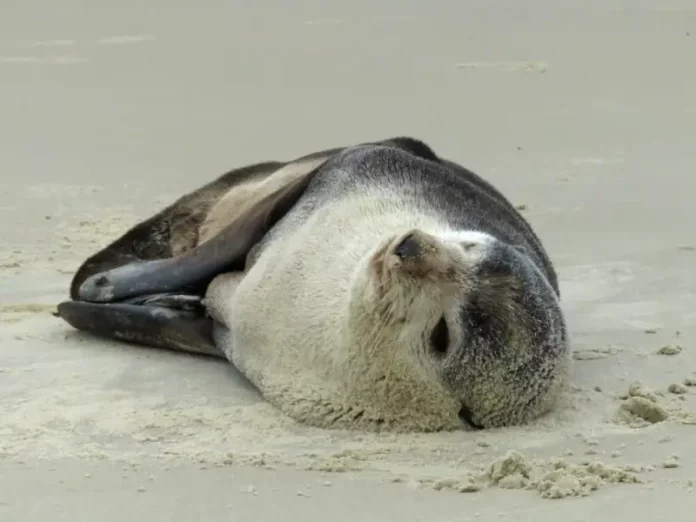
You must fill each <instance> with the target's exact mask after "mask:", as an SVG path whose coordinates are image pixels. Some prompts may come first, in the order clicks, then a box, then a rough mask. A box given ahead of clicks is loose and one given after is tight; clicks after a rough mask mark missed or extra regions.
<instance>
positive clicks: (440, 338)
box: [430, 316, 450, 357]
mask: <svg viewBox="0 0 696 522" xmlns="http://www.w3.org/2000/svg"><path fill="white" fill-rule="evenodd" d="M449 340H450V336H449V328H448V327H447V321H446V320H445V318H444V316H443V317H442V318H441V319H440V321H439V322H438V323H437V324H436V325H435V328H433V331H432V333H431V334H430V348H431V349H432V350H433V352H434V353H435V355H437V356H439V357H442V356H444V355H445V354H446V353H447V349H448V348H449Z"/></svg>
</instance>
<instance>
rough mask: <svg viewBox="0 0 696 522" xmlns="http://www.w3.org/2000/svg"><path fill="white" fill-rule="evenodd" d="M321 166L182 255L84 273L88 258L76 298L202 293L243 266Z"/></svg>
mask: <svg viewBox="0 0 696 522" xmlns="http://www.w3.org/2000/svg"><path fill="white" fill-rule="evenodd" d="M318 168H319V167H316V168H315V169H312V170H311V171H309V172H307V173H305V174H303V175H301V176H299V177H297V178H295V179H294V180H293V181H291V182H289V183H287V184H285V185H283V186H282V187H280V188H279V189H277V190H275V191H274V192H272V193H270V194H269V195H267V196H266V197H264V198H263V199H261V200H260V201H258V202H257V203H255V204H253V205H251V206H250V207H249V208H248V209H246V210H245V211H244V212H243V213H242V214H240V215H239V216H236V217H235V218H234V219H233V220H232V221H231V222H230V223H229V224H228V225H227V226H226V227H225V228H223V229H222V230H221V231H220V232H219V233H218V234H217V235H216V236H214V237H213V238H211V239H209V240H208V241H206V242H204V243H202V244H200V245H198V246H196V247H195V248H192V249H191V250H189V251H187V252H185V253H183V254H181V255H179V256H175V257H168V258H163V259H154V260H145V261H143V260H134V261H132V262H128V260H127V259H125V260H126V264H123V263H120V266H116V267H115V268H112V269H110V270H106V271H100V272H98V273H95V272H94V271H93V272H92V274H91V275H89V276H87V277H84V273H85V271H86V269H83V267H84V266H85V265H87V264H89V262H90V260H88V261H87V262H85V265H83V267H81V269H80V270H78V273H77V274H76V275H75V278H74V279H73V284H72V286H73V289H74V290H73V292H74V296H73V299H74V300H81V301H89V302H96V303H106V302H113V301H122V300H124V299H129V298H132V297H137V296H142V295H147V294H156V293H168V292H190V293H201V291H202V290H203V291H204V289H205V287H206V286H207V284H208V283H209V282H210V281H211V280H212V279H213V278H214V277H215V276H216V275H218V274H220V273H223V272H231V271H236V270H243V269H244V263H245V259H246V256H247V254H248V253H249V251H250V250H251V248H252V247H253V246H254V245H255V244H256V243H258V242H259V241H260V240H261V239H262V238H263V236H264V235H265V234H266V233H267V232H268V231H269V230H270V229H271V227H273V225H275V224H276V223H277V222H278V221H279V220H280V219H281V218H283V217H284V216H285V214H286V213H287V212H288V210H289V209H290V208H292V206H293V205H294V204H295V203H296V202H297V200H298V199H299V198H300V197H301V196H302V194H303V193H304V191H305V190H306V188H307V186H308V185H309V183H310V182H311V180H312V179H313V177H314V175H315V173H316V172H317V170H318ZM122 240H123V238H122ZM106 252H112V253H111V254H107V253H106ZM108 255H112V256H113V257H114V260H113V261H114V262H115V263H117V262H118V261H119V259H121V260H124V258H126V257H128V255H129V254H128V253H123V252H117V249H114V248H113V247H112V248H111V249H109V247H107V249H105V251H103V252H102V256H108ZM117 258H119V259H117ZM81 273H82V274H81ZM78 276H80V277H78ZM80 279H82V281H81V280H80Z"/></svg>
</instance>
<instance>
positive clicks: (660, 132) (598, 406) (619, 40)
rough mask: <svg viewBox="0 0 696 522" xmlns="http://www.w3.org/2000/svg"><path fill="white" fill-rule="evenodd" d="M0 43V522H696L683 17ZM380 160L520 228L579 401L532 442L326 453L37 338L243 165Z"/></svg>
mask: <svg viewBox="0 0 696 522" xmlns="http://www.w3.org/2000/svg"><path fill="white" fill-rule="evenodd" d="M3 11H6V12H4V13H3V15H2V16H0V122H1V123H0V140H1V143H2V144H3V146H2V154H0V179H1V181H2V183H0V520H2V521H7V522H12V521H18V522H19V521H22V522H37V521H44V520H45V521H49V520H50V521H52V522H54V521H57V520H70V521H78V520H85V521H93V520H98V519H100V520H103V521H104V522H109V521H112V520H113V521H116V520H119V521H120V520H124V519H128V520H134V521H135V520H147V521H153V522H154V521H163V522H165V521H166V522H177V521H191V520H211V521H212V520H214V521H217V520H235V521H239V522H244V521H249V522H262V521H275V520H298V521H299V520H306V521H323V520H331V521H356V520H374V521H391V520H399V521H403V520H423V521H428V522H435V521H467V520H511V521H521V522H522V521H527V520H530V521H531V520H535V521H536V520H539V519H544V518H545V517H547V518H548V517H554V518H558V519H562V520H565V521H568V522H571V521H586V520H619V521H629V520H630V521H632V522H636V521H643V520H645V521H661V520H669V521H670V522H677V521H684V522H686V521H687V520H691V519H692V518H693V511H694V509H693V506H694V498H696V497H695V493H694V489H695V488H696V452H694V449H693V448H694V440H696V438H695V437H696V277H694V267H695V266H696V234H694V226H693V223H694V219H696V210H695V207H694V204H693V198H694V194H696V176H694V171H695V170H696V153H695V152H694V145H693V144H694V136H696V134H695V133H694V121H696V103H694V92H696V69H695V68H694V64H696V6H694V4H693V2H689V1H687V0H641V1H632V0H615V1H612V2H606V1H604V2H600V1H595V0H590V1H588V0H584V1H580V0H565V1H563V2H552V1H551V0H530V1H527V2H515V1H512V0H508V1H498V2H485V1H482V0H481V1H479V0H476V1H473V0H465V1H460V2H457V1H454V0H446V1H434V2H432V3H429V4H428V3H426V2H413V1H411V0H409V1H407V2H397V1H395V0H388V1H382V2H379V3H376V4H372V3H368V2H367V1H365V0H355V1H352V2H319V1H318V0H303V1H300V2H294V3H292V5H291V4H290V3H288V4H285V3H283V2H280V1H279V0H273V1H266V2H258V3H256V4H255V5H252V3H251V2H245V3H242V2H223V1H220V0H211V1H209V2H206V3H205V7H203V4H200V5H199V6H198V7H194V4H193V3H191V4H190V6H189V7H174V4H173V3H165V2H163V1H161V0H158V1H155V2H149V3H147V5H145V4H144V3H143V2H136V1H134V0H123V1H121V2H117V3H111V4H110V5H97V4H96V3H94V2H87V1H86V0H61V1H59V2H52V3H50V4H49V3H43V2H38V1H36V0H27V1H26V2H24V3H22V4H21V6H20V4H19V3H16V6H15V7H13V8H12V9H7V10H5V9H3ZM394 135H412V136H415V137H418V138H421V139H423V140H425V141H427V142H428V143H429V144H430V145H431V146H432V147H433V148H434V149H435V151H436V152H437V153H439V154H441V155H442V156H445V157H449V158H451V159H454V160H456V161H458V162H460V163H462V164H463V165H465V166H467V167H469V168H471V169H473V170H475V171H476V172H478V173H479V174H481V175H483V176H484V177H486V178H487V179H489V180H490V181H491V182H493V183H494V184H495V185H496V186H498V187H499V188H500V189H501V190H502V191H503V192H504V193H505V195H506V196H508V197H509V198H510V199H511V200H513V201H514V202H515V204H517V205H519V208H521V209H522V211H523V213H524V214H525V216H527V217H528V219H529V220H530V222H531V223H532V225H533V226H534V228H535V230H536V231H537V232H538V234H539V235H540V237H541V239H542V241H543V242H544V245H545V246H546V248H547V249H548V251H549V253H550V255H551V257H552V259H553V261H554V263H555V265H556V267H557V271H558V273H559V277H560V280H561V292H562V300H563V306H564V309H565V311H566V313H567V318H568V322H569V325H570V329H571V335H572V339H573V358H574V369H573V388H572V391H571V393H570V394H569V396H568V397H567V399H566V400H565V401H564V403H563V404H562V406H561V407H560V408H559V409H558V410H557V411H555V412H553V414H551V415H549V416H546V417H545V418H543V419H540V420H539V421H538V422H535V423H534V424H532V425H529V426H525V427H520V428H514V429H503V430H490V431H483V432H476V433H473V432H461V433H439V434H428V435H424V434H402V435H395V434H379V435H378V434H369V433H345V432H333V431H323V430H319V429H312V428H307V427H303V426H300V425H298V424H296V423H294V422H292V421H291V420H289V419H288V418H286V417H284V416H282V415H281V414H280V413H279V412H278V411H276V410H275V409H274V408H273V407H271V406H270V405H269V404H267V403H266V402H264V401H263V400H262V399H261V397H260V396H259V394H258V393H257V392H256V390H254V389H253V388H252V387H251V386H250V385H249V384H248V383H247V382H246V381H245V380H244V378H243V377H241V376H240V375H239V374H238V373H237V372H236V371H235V370H234V368H232V367H231V365H229V364H226V363H224V362H220V361H214V360H210V359H205V358H201V357H193V356H188V355H181V354H175V353H168V352H163V351H158V350H154V349H153V350H147V349H143V348H138V347H133V346H128V345H124V344H120V343H116V342H108V341H103V340H98V339H95V338H93V337H90V336H87V335H84V334H81V333H79V332H76V331H74V330H72V329H71V328H70V327H69V326H67V325H66V324H64V323H63V322H61V321H60V320H59V319H56V318H55V317H53V316H52V315H51V311H53V309H54V307H55V304H56V303H57V302H59V301H61V300H63V299H65V298H66V296H67V292H68V285H69V282H70V279H71V276H72V273H73V271H74V270H75V269H76V268H77V266H78V265H79V264H80V263H81V261H82V260H83V259H84V258H85V256H87V255H88V254H90V253H92V252H94V251H96V250H97V249H99V248H101V247H102V246H104V245H106V244H107V243H109V242H111V241H112V240H113V239H114V238H115V237H117V236H118V235H120V234H121V233H123V232H124V231H125V230H127V229H128V228H129V227H130V226H131V225H133V224H134V223H136V222H137V221H138V220H140V219H142V218H143V217H146V216H148V215H150V214H152V213H153V212H154V211H155V210H156V209H158V208H161V207H162V206H164V205H166V204H168V203H170V202H171V201H173V200H174V199H175V198H177V197H178V196H179V195H181V194H183V193H184V192H186V191H189V190H191V189H192V188H194V187H196V186H199V185H201V184H202V183H204V182H206V181H208V180H210V179H212V178H214V177H216V176H217V175H219V174H221V173H222V172H224V171H226V170H229V169H231V168H233V167H235V166H241V165H244V164H246V163H251V162H256V161H261V160H267V159H290V158H293V157H296V156H300V155H302V154H305V153H307V152H310V151H312V150H318V149H321V148H325V147H333V146H340V145H346V144H351V143H356V142H362V141H367V140H372V139H382V138H386V137H389V136H394Z"/></svg>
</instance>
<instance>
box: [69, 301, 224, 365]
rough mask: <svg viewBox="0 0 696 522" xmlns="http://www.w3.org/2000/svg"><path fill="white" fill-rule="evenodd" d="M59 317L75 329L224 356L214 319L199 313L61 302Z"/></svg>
mask: <svg viewBox="0 0 696 522" xmlns="http://www.w3.org/2000/svg"><path fill="white" fill-rule="evenodd" d="M57 315H58V317H60V318H61V319H63V320H64V321H65V322H67V323H68V324H70V325H71V326H72V327H74V328H77V329H78V330H84V331H87V332H90V333H92V334H95V335H98V336H101V337H108V338H111V339H116V340H119V341H124V342H128V343H134V344H139V345H142V346H148V347H155V348H162V349H166V350H173V351H178V352H188V353H195V354H201V355H209V356H212V357H217V358H225V355H224V353H222V351H220V350H219V349H218V348H217V347H216V346H215V342H214V340H213V320H212V319H210V318H208V317H204V316H202V315H201V314H199V313H196V312H191V311H186V310H175V309H171V308H163V307H160V306H151V305H142V304H129V303H108V304H96V303H85V302H80V301H64V302H62V303H60V304H59V305H58V314H57Z"/></svg>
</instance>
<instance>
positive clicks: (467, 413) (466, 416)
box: [459, 404, 483, 430]
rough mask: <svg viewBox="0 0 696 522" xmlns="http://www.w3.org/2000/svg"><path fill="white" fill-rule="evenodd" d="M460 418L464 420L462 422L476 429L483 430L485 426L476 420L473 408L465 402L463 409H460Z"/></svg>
mask: <svg viewBox="0 0 696 522" xmlns="http://www.w3.org/2000/svg"><path fill="white" fill-rule="evenodd" d="M459 418H460V419H461V420H462V422H464V423H466V424H468V425H469V426H471V427H472V428H473V429H475V430H482V429H483V426H481V425H480V424H476V423H475V422H474V418H473V415H472V413H471V410H470V409H469V407H468V406H467V405H466V404H463V405H462V407H461V409H460V410H459Z"/></svg>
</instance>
